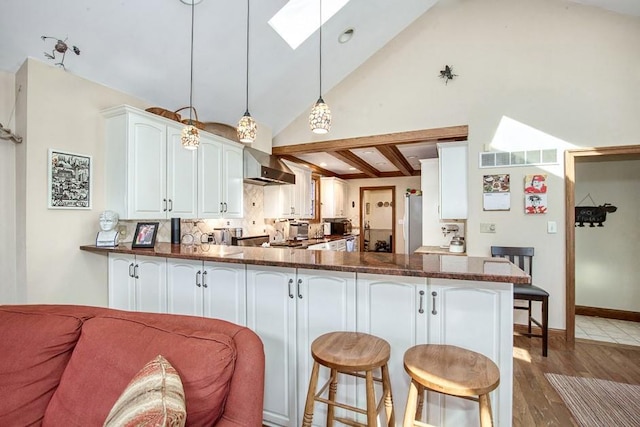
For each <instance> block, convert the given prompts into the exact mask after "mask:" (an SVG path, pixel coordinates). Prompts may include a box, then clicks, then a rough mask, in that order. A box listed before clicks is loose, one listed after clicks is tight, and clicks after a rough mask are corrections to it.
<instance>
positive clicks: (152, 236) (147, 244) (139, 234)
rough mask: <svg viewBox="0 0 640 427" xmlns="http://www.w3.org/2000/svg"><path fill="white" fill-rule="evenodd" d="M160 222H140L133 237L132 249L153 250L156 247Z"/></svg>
mask: <svg viewBox="0 0 640 427" xmlns="http://www.w3.org/2000/svg"><path fill="white" fill-rule="evenodd" d="M158 225H159V223H158V222H139V223H138V225H136V232H135V234H134V235H133V242H132V243H131V247H132V248H152V247H154V246H155V245H156V234H158Z"/></svg>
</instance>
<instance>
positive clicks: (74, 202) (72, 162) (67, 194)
mask: <svg viewBox="0 0 640 427" xmlns="http://www.w3.org/2000/svg"><path fill="white" fill-rule="evenodd" d="M92 168H93V163H92V161H91V156H87V155H84V154H77V153H69V152H64V151H60V150H54V149H49V170H48V176H49V187H48V203H47V205H48V208H49V209H91V198H92V194H91V190H92Z"/></svg>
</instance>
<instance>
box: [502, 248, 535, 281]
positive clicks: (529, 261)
mask: <svg viewBox="0 0 640 427" xmlns="http://www.w3.org/2000/svg"><path fill="white" fill-rule="evenodd" d="M533 254H534V248H532V247H517V246H491V256H494V257H502V258H507V259H508V260H509V261H511V262H512V263H514V264H515V265H517V266H518V267H520V269H521V270H522V271H524V272H525V273H527V274H528V275H529V276H531V277H532V278H533Z"/></svg>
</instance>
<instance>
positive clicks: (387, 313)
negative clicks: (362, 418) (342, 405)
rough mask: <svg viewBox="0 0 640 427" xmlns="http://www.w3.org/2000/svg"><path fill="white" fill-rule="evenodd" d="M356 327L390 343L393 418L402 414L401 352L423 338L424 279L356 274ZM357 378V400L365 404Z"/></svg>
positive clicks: (403, 379) (405, 382)
mask: <svg viewBox="0 0 640 427" xmlns="http://www.w3.org/2000/svg"><path fill="white" fill-rule="evenodd" d="M357 292H358V308H357V313H358V320H357V329H358V331H359V332H365V333H368V334H372V335H375V336H377V337H380V338H382V339H384V340H386V341H387V342H388V343H389V345H390V346H391V358H390V360H389V362H388V365H389V376H390V377H391V391H392V393H393V404H394V409H395V415H396V417H395V418H396V420H402V418H403V417H404V408H405V405H406V393H407V392H408V390H409V377H408V376H407V374H406V372H405V371H404V365H403V358H404V352H405V351H406V350H407V349H409V348H410V347H413V346H414V345H416V344H424V343H426V342H427V320H428V317H427V298H426V297H427V295H426V292H427V282H426V279H424V278H419V277H399V276H398V277H394V276H383V275H373V274H358V282H357ZM363 396H365V392H364V387H363V386H362V384H360V382H359V389H358V399H359V404H365V401H364V399H363Z"/></svg>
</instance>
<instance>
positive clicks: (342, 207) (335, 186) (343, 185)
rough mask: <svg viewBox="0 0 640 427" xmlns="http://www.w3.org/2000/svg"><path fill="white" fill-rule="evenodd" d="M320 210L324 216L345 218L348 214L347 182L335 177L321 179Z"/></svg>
mask: <svg viewBox="0 0 640 427" xmlns="http://www.w3.org/2000/svg"><path fill="white" fill-rule="evenodd" d="M320 194H321V196H320V201H321V202H322V208H321V210H320V212H321V214H322V218H345V217H346V216H347V209H346V200H347V182H346V181H344V180H342V179H340V178H335V177H328V178H322V179H321V180H320Z"/></svg>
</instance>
